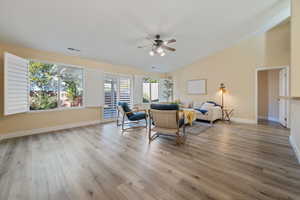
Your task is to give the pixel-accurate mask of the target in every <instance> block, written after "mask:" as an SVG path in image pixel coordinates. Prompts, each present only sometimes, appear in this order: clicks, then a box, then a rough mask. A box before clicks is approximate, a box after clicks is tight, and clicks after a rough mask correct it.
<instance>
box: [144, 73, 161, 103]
mask: <svg viewBox="0 0 300 200" xmlns="http://www.w3.org/2000/svg"><path fill="white" fill-rule="evenodd" d="M146 78H151V79H152V80H155V81H157V83H158V84H159V80H160V79H157V78H152V77H144V79H143V82H142V84H143V86H144V83H145V82H144V80H145V79H146ZM149 84H150V85H149V92H150V97H149V102H148V103H146V102H144V101H143V100H144V87H143V86H142V104H144V105H150V104H152V98H151V96H152V89H151V83H149ZM157 92H158V102H154V103H159V102H160V99H159V92H160V88H159V86H158V88H157Z"/></svg>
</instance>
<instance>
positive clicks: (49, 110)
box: [26, 58, 86, 113]
mask: <svg viewBox="0 0 300 200" xmlns="http://www.w3.org/2000/svg"><path fill="white" fill-rule="evenodd" d="M26 59H27V60H28V61H29V63H30V62H40V63H44V64H50V65H58V66H62V67H71V68H76V69H81V70H82V88H83V93H82V106H78V107H61V105H60V103H59V102H60V87H61V86H60V83H61V79H60V78H59V79H58V98H57V100H58V104H57V108H53V109H45V110H30V85H31V83H30V80H29V64H28V93H27V95H28V112H27V113H39V112H54V111H63V110H78V109H85V108H86V105H85V97H86V95H85V93H86V91H85V67H83V66H79V65H72V64H65V63H57V62H51V61H43V60H37V59H30V58H26Z"/></svg>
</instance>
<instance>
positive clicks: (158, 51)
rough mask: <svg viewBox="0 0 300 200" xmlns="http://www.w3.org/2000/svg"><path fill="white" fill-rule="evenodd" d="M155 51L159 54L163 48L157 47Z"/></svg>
mask: <svg viewBox="0 0 300 200" xmlns="http://www.w3.org/2000/svg"><path fill="white" fill-rule="evenodd" d="M156 52H157V53H160V54H161V53H163V52H164V50H163V49H162V48H161V47H158V48H157V49H156Z"/></svg>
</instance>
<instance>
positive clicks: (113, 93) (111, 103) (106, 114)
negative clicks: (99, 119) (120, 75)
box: [103, 75, 117, 119]
mask: <svg viewBox="0 0 300 200" xmlns="http://www.w3.org/2000/svg"><path fill="white" fill-rule="evenodd" d="M104 104H105V105H104V111H103V118H104V119H114V118H116V116H117V79H116V78H115V77H112V76H109V75H105V78H104Z"/></svg>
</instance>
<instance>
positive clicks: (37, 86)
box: [29, 62, 58, 110]
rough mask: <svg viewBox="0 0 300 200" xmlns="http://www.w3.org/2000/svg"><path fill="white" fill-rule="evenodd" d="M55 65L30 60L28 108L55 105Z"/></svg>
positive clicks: (37, 108)
mask: <svg viewBox="0 0 300 200" xmlns="http://www.w3.org/2000/svg"><path fill="white" fill-rule="evenodd" d="M56 75H57V66H55V65H52V64H44V63H40V62H30V65H29V78H30V110H45V109H52V108H56V107H57V104H58V102H57V86H58V81H57V77H56Z"/></svg>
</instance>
